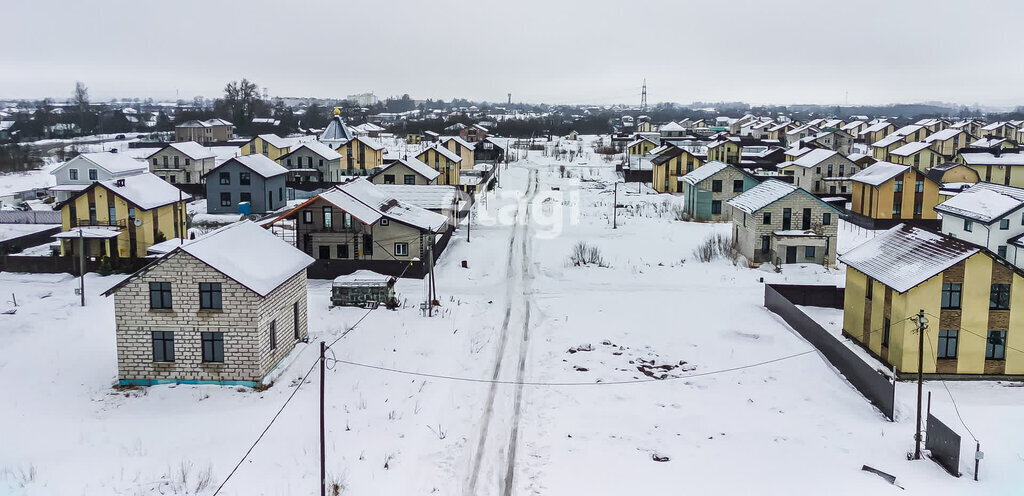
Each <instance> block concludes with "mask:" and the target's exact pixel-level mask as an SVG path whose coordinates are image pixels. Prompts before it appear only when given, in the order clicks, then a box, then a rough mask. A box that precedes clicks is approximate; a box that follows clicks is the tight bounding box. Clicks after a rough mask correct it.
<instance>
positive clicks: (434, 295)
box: [427, 236, 437, 317]
mask: <svg viewBox="0 0 1024 496" xmlns="http://www.w3.org/2000/svg"><path fill="white" fill-rule="evenodd" d="M427 254H428V256H429V257H430V266H429V270H430V272H429V274H430V281H429V284H430V291H429V293H430V305H429V306H428V307H427V308H428V309H429V312H430V316H431V317H433V316H434V301H436V300H437V286H436V285H435V284H434V237H433V236H431V237H430V244H429V245H428V246H427Z"/></svg>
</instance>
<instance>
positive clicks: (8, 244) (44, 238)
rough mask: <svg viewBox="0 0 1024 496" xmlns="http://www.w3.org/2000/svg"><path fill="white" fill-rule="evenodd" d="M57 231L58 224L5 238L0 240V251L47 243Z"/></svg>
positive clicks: (17, 250) (58, 229)
mask: <svg viewBox="0 0 1024 496" xmlns="http://www.w3.org/2000/svg"><path fill="white" fill-rule="evenodd" d="M58 213H59V212H58ZM59 232H60V226H59V225H58V226H54V227H52V228H50V229H46V230H43V231H39V232H34V233H32V234H26V235H24V236H18V237H17V238H11V239H5V240H3V241H0V253H17V252H19V251H21V250H24V249H25V248H31V247H33V246H39V245H41V244H45V243H48V242H50V241H53V235H54V234H57V233H59Z"/></svg>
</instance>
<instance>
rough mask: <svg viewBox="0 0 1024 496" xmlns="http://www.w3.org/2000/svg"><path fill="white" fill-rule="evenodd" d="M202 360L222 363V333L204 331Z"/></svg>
mask: <svg viewBox="0 0 1024 496" xmlns="http://www.w3.org/2000/svg"><path fill="white" fill-rule="evenodd" d="M202 340H203V361H204V362H207V363H224V333H223V332H204V333H203V334H202Z"/></svg>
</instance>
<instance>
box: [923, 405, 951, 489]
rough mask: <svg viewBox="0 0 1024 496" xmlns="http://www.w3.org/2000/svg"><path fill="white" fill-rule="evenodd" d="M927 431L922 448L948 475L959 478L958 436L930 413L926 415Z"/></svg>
mask: <svg viewBox="0 0 1024 496" xmlns="http://www.w3.org/2000/svg"><path fill="white" fill-rule="evenodd" d="M927 429H928V436H927V437H926V438H925V441H924V447H925V449H927V450H928V451H930V452H931V455H930V458H931V459H932V460H935V462H936V463H938V464H939V465H941V466H942V468H944V469H946V472H949V474H950V475H952V476H954V477H960V435H959V434H957V433H956V432H953V429H950V428H949V427H948V426H947V425H946V424H944V423H942V421H941V420H939V419H937V418H935V415H932V414H931V413H929V414H928V424H927Z"/></svg>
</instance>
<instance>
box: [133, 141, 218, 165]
mask: <svg viewBox="0 0 1024 496" xmlns="http://www.w3.org/2000/svg"><path fill="white" fill-rule="evenodd" d="M166 148H173V149H175V150H177V151H178V152H180V153H181V154H183V155H185V156H187V157H189V158H191V159H192V160H203V159H207V158H214V157H216V156H217V155H216V154H215V153H213V151H211V150H210V149H209V148H207V147H205V146H203V145H200V144H199V143H196V142H195V141H182V142H178V143H171V144H169V145H167V146H166V147H164V148H161V149H159V150H157V151H155V152H153V153H151V154H150V155H149V157H152V156H153V155H156V154H157V153H160V152H162V151H164V150H165V149H166ZM149 157H147V158H149Z"/></svg>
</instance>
